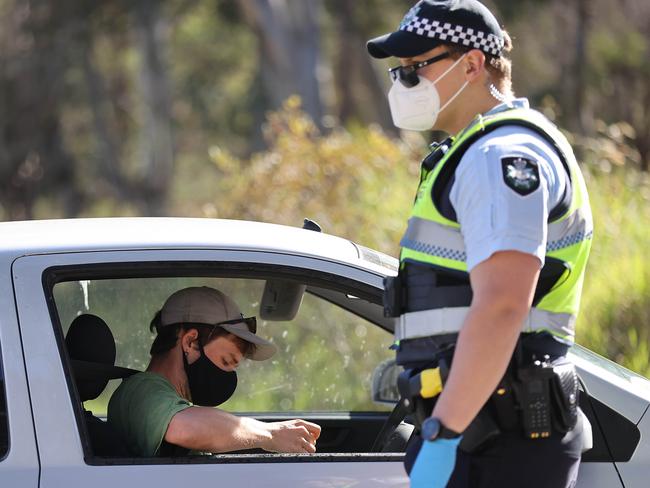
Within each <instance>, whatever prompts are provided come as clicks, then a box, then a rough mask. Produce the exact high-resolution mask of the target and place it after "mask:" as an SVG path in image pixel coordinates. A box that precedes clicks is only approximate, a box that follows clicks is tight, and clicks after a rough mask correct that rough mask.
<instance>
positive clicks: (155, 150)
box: [132, 0, 174, 215]
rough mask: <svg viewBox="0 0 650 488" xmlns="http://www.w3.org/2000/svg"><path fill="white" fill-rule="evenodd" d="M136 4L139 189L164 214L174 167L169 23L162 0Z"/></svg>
mask: <svg viewBox="0 0 650 488" xmlns="http://www.w3.org/2000/svg"><path fill="white" fill-rule="evenodd" d="M132 6H133V13H134V15H135V21H136V22H135V25H136V46H137V49H138V52H139V54H140V76H139V80H138V81H139V97H140V98H141V99H142V120H141V124H142V126H141V131H140V136H139V138H140V159H139V163H140V168H141V171H140V181H139V184H138V189H139V191H141V192H142V194H143V197H144V199H143V200H142V206H143V210H144V211H145V212H146V213H147V214H149V215H164V214H165V213H166V207H167V197H168V194H169V190H170V187H171V182H172V177H173V170H174V144H173V130H172V120H171V93H170V83H169V79H168V74H167V67H166V62H165V41H166V36H167V28H166V27H167V26H166V22H165V19H164V17H163V16H162V15H161V8H162V2H160V1H159V0H139V1H137V2H133V3H132Z"/></svg>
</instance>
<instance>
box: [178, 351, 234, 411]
mask: <svg viewBox="0 0 650 488" xmlns="http://www.w3.org/2000/svg"><path fill="white" fill-rule="evenodd" d="M200 351H201V357H199V359H197V360H196V361H194V362H193V363H192V364H188V362H187V358H186V357H185V354H183V366H184V367H185V374H187V381H188V382H189V386H190V393H191V394H192V403H194V405H200V406H203V407H216V406H217V405H221V404H222V403H223V402H225V401H226V400H228V399H229V398H230V397H231V396H232V394H233V393H234V392H235V388H237V373H236V372H235V371H224V370H223V369H221V368H220V367H219V366H217V365H216V364H214V363H213V362H212V361H210V359H209V358H208V357H207V356H206V355H205V352H204V351H203V346H200Z"/></svg>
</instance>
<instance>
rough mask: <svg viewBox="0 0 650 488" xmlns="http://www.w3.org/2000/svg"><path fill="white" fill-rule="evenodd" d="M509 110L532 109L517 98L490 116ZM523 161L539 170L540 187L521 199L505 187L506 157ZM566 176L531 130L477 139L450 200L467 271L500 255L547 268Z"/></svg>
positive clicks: (505, 130)
mask: <svg viewBox="0 0 650 488" xmlns="http://www.w3.org/2000/svg"><path fill="white" fill-rule="evenodd" d="M510 107H515V108H528V100H526V99H525V98H519V99H516V100H512V101H511V102H509V103H508V104H501V105H498V106H497V107H495V108H494V109H492V110H491V111H490V112H488V113H487V114H486V115H489V114H493V113H496V112H499V111H502V110H506V109H508V108H510ZM511 157H513V158H519V157H520V158H524V159H526V160H528V161H534V162H536V163H537V167H538V168H539V183H540V184H539V186H538V188H537V189H536V190H535V191H533V192H532V193H530V194H527V195H525V196H522V195H521V194H519V193H518V192H516V191H515V190H513V189H512V188H511V187H510V186H508V185H507V184H506V183H505V180H504V174H503V169H502V164H501V162H502V159H503V158H511ZM567 179H568V175H567V174H566V171H565V169H564V167H563V166H562V162H561V161H560V158H559V156H558V154H557V153H556V152H555V150H554V149H553V147H552V146H551V145H550V144H549V143H548V142H546V141H545V140H544V139H543V138H542V137H541V136H539V135H538V134H537V133H535V132H534V131H532V130H529V129H526V128H524V127H520V126H511V127H509V126H505V127H500V128H498V129H496V130H494V131H492V132H490V133H489V134H487V135H485V136H484V137H482V138H480V139H478V140H477V141H476V142H475V143H474V144H472V146H471V147H470V148H469V149H468V150H467V151H466V152H465V154H464V155H463V157H462V159H461V161H460V163H459V165H458V167H457V169H456V174H455V182H454V184H453V187H452V189H451V193H450V201H451V204H452V205H453V207H454V210H455V211H456V216H457V218H458V222H459V223H460V228H461V233H462V235H463V239H464V241H465V248H466V252H467V270H468V271H471V270H472V268H474V266H476V265H477V264H479V263H480V262H482V261H485V260H486V259H488V258H489V257H490V256H492V254H494V253H495V252H498V251H520V252H523V253H527V254H532V255H534V256H536V257H537V258H538V259H539V261H540V267H541V266H543V265H544V256H545V254H546V241H547V230H548V225H547V219H548V215H549V212H550V211H551V210H552V209H553V208H554V207H555V206H556V205H557V204H558V203H559V202H560V201H561V199H562V196H563V195H564V191H565V188H566V185H567Z"/></svg>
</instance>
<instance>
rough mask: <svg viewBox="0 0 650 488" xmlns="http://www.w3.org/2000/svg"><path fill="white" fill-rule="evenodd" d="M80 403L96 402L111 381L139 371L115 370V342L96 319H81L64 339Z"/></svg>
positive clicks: (76, 320) (84, 316) (99, 320)
mask: <svg viewBox="0 0 650 488" xmlns="http://www.w3.org/2000/svg"><path fill="white" fill-rule="evenodd" d="M65 343H66V346H67V348H68V354H69V355H70V359H71V362H72V368H73V370H74V376H75V381H76V384H77V390H78V391H79V397H80V398H81V401H83V402H85V401H86V400H94V399H95V398H97V397H98V396H99V395H100V394H101V393H102V391H104V388H106V385H107V384H108V381H109V380H110V379H114V378H125V377H127V376H130V375H132V374H134V373H136V372H137V371H135V370H131V369H127V368H120V367H118V366H115V339H114V338H113V333H112V332H111V330H110V329H109V328H108V325H106V322H104V321H103V320H102V319H100V318H99V317H97V316H96V315H90V314H83V315H79V316H78V317H77V318H75V319H74V320H73V321H72V324H70V329H69V330H68V333H67V335H66V337H65Z"/></svg>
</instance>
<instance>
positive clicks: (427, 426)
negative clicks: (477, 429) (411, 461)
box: [420, 417, 460, 441]
mask: <svg viewBox="0 0 650 488" xmlns="http://www.w3.org/2000/svg"><path fill="white" fill-rule="evenodd" d="M420 435H421V436H422V439H423V440H425V441H433V440H436V439H456V438H458V437H460V433H458V432H456V431H454V430H451V429H448V428H447V427H445V426H444V425H442V422H440V420H438V419H437V418H435V417H429V418H428V419H426V420H425V421H424V422H422V429H421V433H420Z"/></svg>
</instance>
